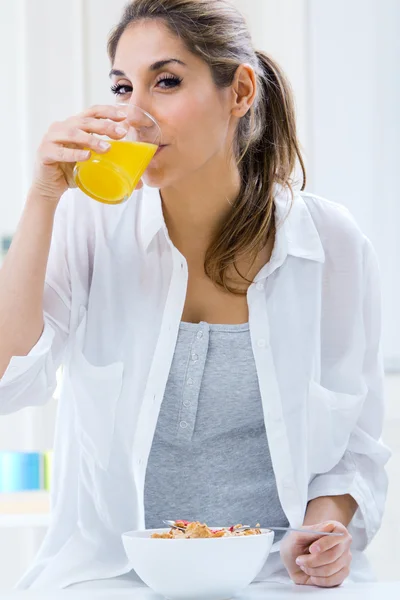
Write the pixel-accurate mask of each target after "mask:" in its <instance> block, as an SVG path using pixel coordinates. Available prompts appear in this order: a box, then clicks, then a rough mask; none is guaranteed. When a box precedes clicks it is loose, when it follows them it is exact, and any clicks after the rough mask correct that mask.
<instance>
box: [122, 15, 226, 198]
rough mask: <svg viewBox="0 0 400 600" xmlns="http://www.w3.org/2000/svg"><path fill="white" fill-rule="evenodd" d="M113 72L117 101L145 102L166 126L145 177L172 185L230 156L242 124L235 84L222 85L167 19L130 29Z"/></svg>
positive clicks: (142, 104)
mask: <svg viewBox="0 0 400 600" xmlns="http://www.w3.org/2000/svg"><path fill="white" fill-rule="evenodd" d="M111 77H112V81H113V91H114V92H115V93H116V94H117V101H120V102H129V103H132V104H136V105H138V106H140V107H141V108H143V109H144V110H146V111H147V112H149V113H150V114H151V115H152V116H153V117H154V118H155V119H156V120H157V121H158V123H159V125H160V127H161V132H162V139H161V144H162V146H163V147H162V150H161V151H159V152H158V153H157V154H156V156H155V157H154V158H153V160H152V162H151V164H150V166H149V168H148V169H147V171H146V174H145V175H144V177H143V178H144V180H145V182H146V183H147V184H148V185H150V186H153V187H160V188H161V187H167V186H171V185H174V184H175V183H177V182H179V181H180V180H182V179H184V178H185V179H187V178H188V177H190V175H191V174H193V173H195V172H196V171H199V170H201V169H202V168H204V167H205V166H206V165H207V164H208V163H209V162H210V161H216V162H217V164H218V161H221V160H223V161H224V160H227V157H228V156H229V155H230V147H231V144H232V139H233V135H234V127H235V126H236V123H235V119H234V117H232V97H233V96H232V89H231V87H228V88H224V89H218V88H217V87H216V86H215V84H214V82H213V80H212V76H211V71H210V69H209V67H208V65H207V64H206V63H205V62H204V61H203V60H201V59H200V58H199V57H197V56H195V55H193V54H192V53H191V52H189V51H188V50H187V49H186V47H185V46H184V44H183V42H182V41H181V40H180V39H179V38H178V37H176V36H174V35H173V34H172V33H171V32H170V31H169V29H168V28H167V27H166V26H165V25H164V24H163V23H162V22H161V21H141V22H140V23H137V24H135V25H133V26H131V27H128V28H127V29H126V30H125V32H124V33H123V35H122V36H121V39H120V40H119V43H118V46H117V51H116V56H115V61H114V65H113V69H112V71H111Z"/></svg>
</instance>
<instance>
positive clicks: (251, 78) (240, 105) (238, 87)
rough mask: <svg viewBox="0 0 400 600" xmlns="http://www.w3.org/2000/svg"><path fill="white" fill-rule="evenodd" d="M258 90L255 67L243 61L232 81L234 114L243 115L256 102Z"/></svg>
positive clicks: (236, 115)
mask: <svg viewBox="0 0 400 600" xmlns="http://www.w3.org/2000/svg"><path fill="white" fill-rule="evenodd" d="M256 90H257V82H256V76H255V73H254V69H253V68H252V67H251V66H250V65H248V64H246V63H243V64H241V65H239V66H238V68H237V69H236V73H235V77H234V79H233V82H232V100H233V103H232V115H234V116H235V117H243V116H244V115H245V114H246V113H247V112H248V110H249V109H250V107H251V105H252V104H253V102H254V99H255V96H256Z"/></svg>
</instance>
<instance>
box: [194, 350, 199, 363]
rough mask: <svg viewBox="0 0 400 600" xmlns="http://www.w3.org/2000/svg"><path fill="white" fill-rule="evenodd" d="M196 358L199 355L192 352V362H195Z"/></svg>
mask: <svg viewBox="0 0 400 600" xmlns="http://www.w3.org/2000/svg"><path fill="white" fill-rule="evenodd" d="M198 358H199V357H198V356H197V354H195V353H194V352H193V354H192V360H193V362H196V360H197V359H198Z"/></svg>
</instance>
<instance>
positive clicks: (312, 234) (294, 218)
mask: <svg viewBox="0 0 400 600" xmlns="http://www.w3.org/2000/svg"><path fill="white" fill-rule="evenodd" d="M274 201H275V215H276V228H277V232H276V235H277V237H278V236H284V237H285V241H286V248H287V253H288V254H289V255H292V256H296V257H298V258H306V259H309V260H314V261H316V262H320V263H323V262H325V252H324V248H323V246H322V242H321V238H320V236H319V233H318V230H317V228H316V226H315V223H314V220H313V218H312V216H311V214H310V211H309V210H308V207H307V204H306V203H305V201H304V199H303V198H302V196H301V194H300V193H299V192H296V191H294V193H293V198H292V195H291V193H290V191H289V189H288V188H284V187H282V186H281V185H278V184H276V185H275V189H274Z"/></svg>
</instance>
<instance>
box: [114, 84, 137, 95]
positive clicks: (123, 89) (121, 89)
mask: <svg viewBox="0 0 400 600" xmlns="http://www.w3.org/2000/svg"><path fill="white" fill-rule="evenodd" d="M111 91H112V93H113V94H115V95H116V96H124V95H125V94H129V93H130V92H131V91H132V86H130V85H126V84H125V85H122V84H121V83H117V84H115V85H112V86H111Z"/></svg>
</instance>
